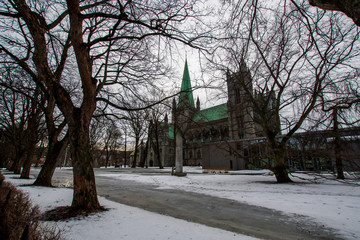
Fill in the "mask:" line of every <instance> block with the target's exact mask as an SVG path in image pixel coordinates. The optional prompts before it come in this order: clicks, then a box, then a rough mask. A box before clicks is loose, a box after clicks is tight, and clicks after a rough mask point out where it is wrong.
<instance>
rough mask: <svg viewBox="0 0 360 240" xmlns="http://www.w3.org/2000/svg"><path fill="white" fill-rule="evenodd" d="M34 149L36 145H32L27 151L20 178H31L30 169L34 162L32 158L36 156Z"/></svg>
mask: <svg viewBox="0 0 360 240" xmlns="http://www.w3.org/2000/svg"><path fill="white" fill-rule="evenodd" d="M34 150H35V146H31V147H30V149H29V150H28V151H27V153H26V158H25V161H24V164H23V168H22V171H21V175H20V178H22V179H29V178H30V169H31V164H32V160H33V157H34Z"/></svg>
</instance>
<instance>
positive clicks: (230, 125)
mask: <svg viewBox="0 0 360 240" xmlns="http://www.w3.org/2000/svg"><path fill="white" fill-rule="evenodd" d="M226 84H227V90H228V101H227V103H224V104H220V105H216V106H213V107H210V108H206V109H201V108H200V101H199V98H198V99H197V100H196V103H195V101H194V97H193V92H192V87H191V81H190V75H189V69H188V64H187V61H185V67H184V73H183V78H182V83H181V92H180V95H179V98H178V100H177V101H176V100H175V99H174V101H173V106H172V120H171V122H169V120H168V117H167V116H166V117H165V119H164V121H163V122H157V123H154V122H153V123H151V124H150V128H149V139H148V149H147V157H146V165H147V166H159V161H161V164H162V165H163V166H165V167H166V166H174V165H175V160H174V159H175V150H174V149H175V148H174V146H175V141H174V136H175V132H176V131H178V132H180V133H181V135H182V137H183V156H184V165H190V166H202V167H203V168H205V169H220V170H231V169H233V170H239V169H252V168H262V167H265V168H266V166H272V165H273V163H272V159H270V158H269V154H268V145H267V142H266V138H265V137H264V135H263V133H262V129H261V127H260V126H259V125H258V124H257V122H258V121H257V118H258V116H257V114H256V112H255V111H254V109H253V106H252V101H250V99H249V93H248V92H245V91H246V90H245V89H247V90H248V91H249V90H251V93H252V94H254V95H253V96H252V97H253V98H254V99H258V100H261V98H262V97H263V98H265V97H268V96H269V95H268V94H270V93H265V95H264V94H260V93H258V92H256V91H254V90H253V86H252V78H251V74H250V71H249V70H248V69H247V67H246V64H245V63H244V62H243V63H242V65H241V68H240V71H238V72H237V73H235V74H230V73H227V74H226ZM245 87H246V88H245ZM274 104H275V96H274V95H271V96H270V102H269V105H268V106H266V109H267V110H266V112H269V113H270V112H271V109H273V108H274ZM270 121H271V120H270ZM270 125H271V124H270ZM272 125H274V126H275V122H274V124H272ZM340 132H341V134H342V135H341V137H342V145H343V149H342V153H341V154H342V156H343V164H344V169H345V170H348V171H353V170H357V171H358V170H359V169H360V158H359V152H360V147H359V146H360V145H359V143H360V140H359V139H360V128H359V127H355V128H345V129H341V130H340ZM278 137H279V138H281V137H282V136H281V135H279V136H278ZM332 139H333V133H332V131H331V130H323V131H314V132H303V133H296V134H295V135H294V136H293V137H292V138H291V139H290V140H289V141H288V144H287V153H286V157H287V166H288V168H289V169H290V170H310V171H323V170H333V169H334V166H335V160H334V151H333V149H334V148H333V140H332ZM155 143H156V144H155Z"/></svg>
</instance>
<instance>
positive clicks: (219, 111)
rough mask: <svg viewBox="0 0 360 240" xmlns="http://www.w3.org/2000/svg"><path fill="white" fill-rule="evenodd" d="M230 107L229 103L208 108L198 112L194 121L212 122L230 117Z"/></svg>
mask: <svg viewBox="0 0 360 240" xmlns="http://www.w3.org/2000/svg"><path fill="white" fill-rule="evenodd" d="M228 117H229V116H228V109H227V104H226V103H224V104H221V105H217V106H215V107H211V108H206V109H204V110H201V111H200V112H198V113H196V114H195V116H194V118H193V121H194V122H211V121H215V120H220V119H224V118H228Z"/></svg>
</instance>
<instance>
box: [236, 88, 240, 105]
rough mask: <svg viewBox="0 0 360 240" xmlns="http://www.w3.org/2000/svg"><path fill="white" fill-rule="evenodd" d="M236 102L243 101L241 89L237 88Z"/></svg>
mask: <svg viewBox="0 0 360 240" xmlns="http://www.w3.org/2000/svg"><path fill="white" fill-rule="evenodd" d="M235 103H241V96H240V89H239V88H235Z"/></svg>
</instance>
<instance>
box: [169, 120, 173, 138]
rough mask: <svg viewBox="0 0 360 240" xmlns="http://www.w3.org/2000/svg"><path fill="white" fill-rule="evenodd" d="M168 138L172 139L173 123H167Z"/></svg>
mask: <svg viewBox="0 0 360 240" xmlns="http://www.w3.org/2000/svg"><path fill="white" fill-rule="evenodd" d="M169 138H170V139H174V124H169Z"/></svg>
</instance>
